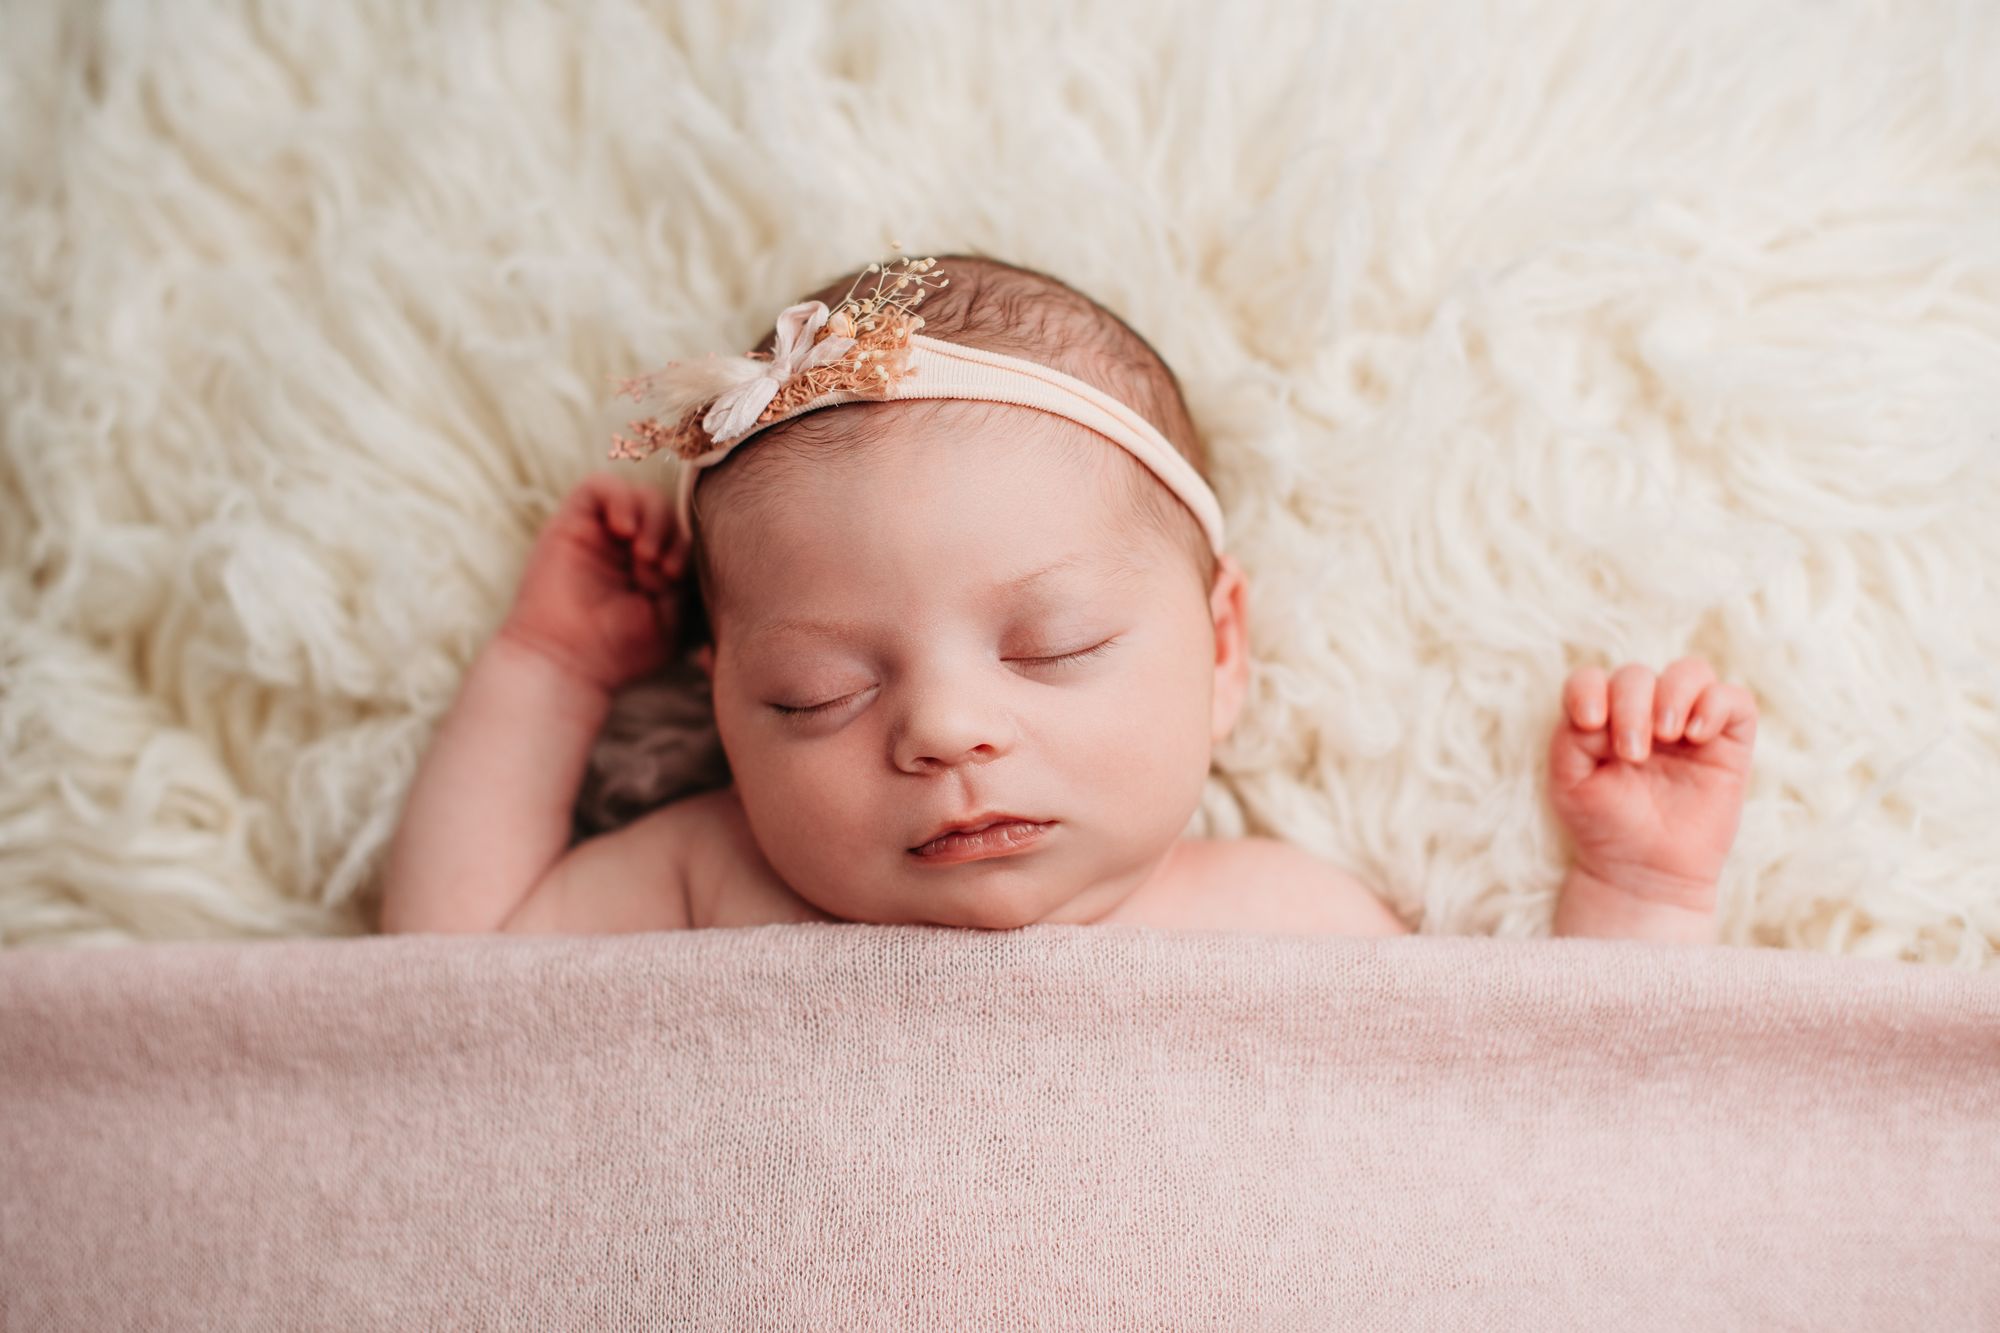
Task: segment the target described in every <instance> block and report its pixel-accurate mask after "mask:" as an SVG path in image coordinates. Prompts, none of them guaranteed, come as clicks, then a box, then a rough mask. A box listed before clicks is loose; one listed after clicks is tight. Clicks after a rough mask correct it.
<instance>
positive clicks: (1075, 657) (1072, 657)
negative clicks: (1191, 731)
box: [771, 638, 1118, 717]
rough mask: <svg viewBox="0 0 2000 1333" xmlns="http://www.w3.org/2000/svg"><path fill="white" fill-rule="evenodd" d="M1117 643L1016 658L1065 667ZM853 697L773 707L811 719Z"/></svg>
mask: <svg viewBox="0 0 2000 1333" xmlns="http://www.w3.org/2000/svg"><path fill="white" fill-rule="evenodd" d="M1116 642H1118V640H1117V639H1115V638H1111V639H1106V640H1105V641H1104V642H1103V643H1100V644H1098V645H1097V646H1096V647H1095V648H1084V649H1080V650H1078V651H1077V652H1073V653H1063V654H1061V655H1059V656H1056V657H1022V658H1016V659H1015V660H1016V661H1021V662H1032V663H1034V664H1035V665H1036V666H1064V665H1067V664H1069V663H1071V662H1081V661H1083V660H1084V659H1085V658H1087V657H1096V656H1099V655H1100V654H1102V653H1103V652H1105V650H1107V649H1109V648H1110V647H1111V645H1112V644H1114V643H1116ZM853 697H854V696H853V695H851V694H843V695H841V696H840V698H838V699H829V700H827V701H826V702H825V703H823V704H814V705H812V706H811V707H810V708H788V707H786V706H785V705H784V704H772V705H771V707H772V708H775V709H776V710H777V711H778V712H780V713H782V714H783V715H784V716H786V717H811V716H812V715H813V714H814V713H824V712H826V711H827V710H828V709H829V708H836V707H838V706H840V705H841V704H844V703H846V702H847V701H848V700H849V699H852V698H853Z"/></svg>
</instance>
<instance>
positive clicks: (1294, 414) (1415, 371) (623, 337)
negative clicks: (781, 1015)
mask: <svg viewBox="0 0 2000 1333" xmlns="http://www.w3.org/2000/svg"><path fill="white" fill-rule="evenodd" d="M426 8H429V9H431V10H432V11H433V12H432V13H431V15H430V16H429V17H428V18H427V19H424V20H422V21H419V20H418V19H417V18H416V17H415V11H416V7H414V6H408V5H403V4H399V3H387V2H384V3H378V4H374V5H368V6H363V5H352V6H350V5H322V4H312V3H305V2H304V0H294V2H293V3H285V4H268V5H251V4H249V3H239V4H223V3H200V2H198V0H173V2H172V3H167V2H165V0H161V3H157V4H154V5H150V6H148V5H143V4H120V5H90V4H76V5H54V4H49V5H21V6H16V7H13V8H12V9H11V10H10V12H9V13H8V14H7V16H6V20H5V33H4V40H0V49H4V52H5V54H4V56H0V61H4V70H5V73H4V78H5V86H4V88H0V111H4V114H0V172H4V190H5V194H4V199H0V205H4V206H0V413H4V416H0V421H4V427H0V429H3V430H4V437H3V438H0V444H4V449H3V450H0V466H4V471H0V756H4V762H3V763H0V941H5V942H7V943H42V944H74V945H92V944H107V943H115V942H120V941H128V940H142V939H143V940H164V939H180V938H192V937H222V938H231V937H254V936H267V935H289V934H343V933H351V932H353V931H356V930H359V929H361V928H362V923H363V921H364V920H365V917H366V914H367V912H368V911H370V910H372V903H373V894H374V885H373V882H372V880H373V876H374V874H375V873H376V871H377V869H378V866H379V863H380V860H381V854H382V851H383V849H384V846H385V843H386V841H387V839H388V837H389V834H390V831H391V829H392V827H393V825H394V822H395V819H396V816H397V813H398V808H399V803H400V801H401V798H402V795H403V791H404V788H405V785H406V784H407V782H408V780H409V778H410V776H411V774H412V772H413V770H414V767H415V764H416V762H417V759H418V756H419V754H420V752H421V750H422V747H423V745H424V743H425V740H426V738H427V735H428V732H429V730H430V728H431V726H432V725H433V723H434V722H435V720H436V719H437V717H438V716H439V714H440V713H441V712H442V710H443V709H444V708H445V707H446V705H447V704H448V703H449V702H450V699H451V696H452V692H453V690H454V689H455V687H456V685H457V682H458V678H459V675H460V673H461V672H462V671H463V670H464V668H465V666H466V665H467V663H468V662H469V660H470V659H471V657H472V655H473V653H474V652H475V651H476V650H477V648H478V647H479V645H480V644H481V643H482V642H483V640H484V638H485V636H486V635H487V633H488V632H489V631H490V630H491V628H492V627H493V626H494V624H495V623H496V621H497V619H498V617H499V615H500V614H501V612H502V611H503V610H504V608H505V606H506V604H507V601H508V599H509V598H510V596H511V594H512V590H513V583H514V579H515V576H516V574H517V572H518V570H519V568H520V563H521V560H522V558H523V557H524V556H525V554H526V551H527V547H528V543H529V540H530V538H531V536H532V534H533V532H534V530H535V528H536V527H537V525H538V524H539V523H540V521H541V519H542V518H543V517H544V516H545V515H546V514H547V513H548V512H549V511H550V509H551V508H552V507H553V505H554V503H555V501H556V500H557V498H558V497H559V496H560V495H561V494H562V492H563V491H565V490H566V489H567V488H568V486H569V485H570V484H571V483H572V482H573V481H574V480H575V479H576V478H578V477H579V476H581V475H582V474H583V473H585V472H586V471H589V470H591V469H594V468H598V467H606V466H610V465H609V464H607V463H606V462H605V461H604V453H605V450H606V449H607V448H608V433H609V430H610V428H611V427H613V426H615V425H617V424H619V423H620V422H621V420H622V416H621V413H620V411H619V408H620V406H621V404H619V403H617V402H616V401H615V400H613V399H612V398H611V397H610V395H609V388H608V381H609V379H610V378H611V377H613V376H618V375H625V374H630V373H633V372H635V371H637V370H641V369H650V368H652V367H654V366H656V365H658V364H659V363H661V362H662V361H664V360H665V359H667V358H669V357H674V356H680V355H685V354H689V353H699V352H704V351H709V350H737V349H740V348H742V347H745V346H747V345H748V340H749V339H750V338H751V337H753V336H754V335H755V334H756V333H757V332H758V331H759V330H760V329H761V328H762V327H763V326H764V325H765V324H766V323H768V321H769V319H770V317H771V316H772V315H773V314H775V313H776V311H777V310H778V309H779V308H780V307H782V306H783V305H784V304H786V303H787V302H789V301H790V300H792V299H794V298H795V297H796V295H797V294H799V293H801V292H803V291H805V290H807V289H809V288H810V287H812V286H814V285H816V284H817V283H820V282H822V281H824V280H826V279H827V278H829V277H831V276H833V275H834V274H836V273H839V272H841V271H843V270H844V269H845V268H847V267H850V266H852V265H855V264H858V263H863V262H866V261H867V260H868V259H870V258H874V257H877V256H879V255H881V254H883V253H885V251H886V248H887V242H888V240H889V239H890V238H892V237H894V238H899V239H901V240H903V241H904V242H905V244H906V246H907V247H908V248H909V250H910V251H911V252H914V253H932V252H938V251H945V250H950V249H965V248H971V249H981V250H985V251H987V252H990V253H993V254H996V255H999V256H1001V257H1004V258H1009V259H1014V260H1017V261H1019V262H1023V263H1027V264H1030V265H1033V266H1035V267H1039V268H1046V269H1049V270H1051V271H1053V272H1056V273H1058V274H1061V275H1063V276H1065V277H1067V278H1069V279H1070V280H1071V281H1073V282H1075V283H1076V284H1078V285H1079V286H1081V287H1083V288H1084V289H1085V290H1087V291H1090V292H1091V293H1093V294H1094V295H1096V296H1098V297H1099V298H1100V299H1101V300H1103V301H1105V302H1106V303H1107V304H1108V305H1110V306H1112V307H1113V308H1114V309H1116V310H1118V311H1119V312H1120V313H1122V314H1124V315H1125V316H1126V317H1127V318H1128V319H1129V320H1130V321H1131V322H1132V323H1133V324H1134V325H1135V326H1136V327H1137V328H1138V329H1139V330H1140V331H1141V332H1143V333H1144V334H1145V335H1146V336H1147V337H1148V338H1150V339H1151V340H1152V341H1153V343H1154V344H1155V345H1156V346H1157V347H1159V348H1160V350H1161V352H1162V353H1163V354H1164V355H1165V356H1166V358H1167V359H1168V361H1169V362H1170V363H1171V364H1173V365H1174V366H1175V367H1176V368H1177V369H1178V371H1179V373H1180V375H1181V376H1182V378H1183V380H1184V382H1185V384H1186V386H1187V390H1188V393H1189V396H1190V400H1191V405H1192V406H1193V408H1194V411H1195V414H1196V418H1197V420H1198V421H1199V422H1201V423H1202V424H1203V426H1204V428H1205V429H1206V430H1207V431H1208V432H1209V433H1210V435H1211V438H1212V440H1213V447H1214V453H1215V456H1216V458H1217V460H1218V466H1217V469H1216V472H1217V475H1216V484H1217V489H1218V492H1219V493H1220V495H1221V496H1222V499H1223V502H1224V506H1225V509H1226V510H1227V512H1228V516H1229V521H1230V525H1231V533H1232V538H1233V545H1234V547H1235V549H1236V550H1237V552H1238V553H1239V555H1240V557H1241V558H1242V559H1243V561H1244V562H1245V564H1246V567H1247V568H1248V570H1249V571H1250V573H1251V577H1252V580H1253V591H1252V603H1251V610H1252V616H1253V625H1254V646H1255V650H1256V653H1257V656H1258V658H1259V666H1258V670H1257V673H1256V679H1255V689H1254V694H1253V696H1252V700H1251V703H1250V706H1249V710H1248V713H1247V716H1246V719H1245V721H1244V723H1243V725H1242V726H1241V728H1240V730H1239V731H1238V733H1237V734H1236V735H1235V736H1234V737H1233V738H1232V739H1231V741H1230V742H1229V744H1228V745H1227V746H1226V748H1225V749H1224V750H1223V751H1222V752H1221V754H1220V756H1219V759H1218V764H1217V773H1216V777H1215V779H1214V781H1213V782H1212V784H1211V788H1212V790H1211V793H1210V799H1209V800H1208V802H1207V804H1206V806H1205V807H1204V810H1203V812H1202V814H1201V817H1200V819H1199V820H1198V824H1199V827H1198V828H1196V829H1194V830H1192V831H1194V832H1198V833H1211V834H1223V835H1228V834H1237V833H1242V832H1245V831H1253V832H1269V833H1275V834H1279V835H1283V836H1286V837H1289V838H1292V839H1295V840H1296V841H1298V842H1300V843H1302V844H1304V845H1305V846H1307V847H1309V848H1311V849H1313V850H1315V851H1318V852H1320V853H1323V854H1325V855H1327V856H1329V857H1331V858H1332V859H1334V860H1336V861H1338V862H1340V863H1342V864H1344V865H1346V866H1347V867H1349V868H1350V869H1352V870H1353V871H1355V872H1356V873H1358V874H1360V875H1361V876H1363V877H1364V878H1366V879H1367V880H1368V881H1370V882H1371V883H1373V884H1375V885H1377V886H1379V887H1381V888H1382V889H1383V890H1384V891H1385V892H1386V893H1387V894H1388V895H1389V896H1390V897H1391V898H1392V899H1393V900H1394V901H1395V902H1396V903H1398V904H1399V905H1400V907H1401V908H1402V910H1403V912H1404V913H1405V915H1406V916H1411V917H1415V916H1417V915H1419V914H1420V915H1421V917H1422V920H1423V929H1424V930H1425V931H1427V932H1431V933H1439V934H1482V933H1484V934H1498V935H1503V936H1530V935H1538V934H1543V933H1546V931H1547V929H1548V926H1547V923H1548V918H1549V914H1550V911H1551V908H1552V897H1553V893H1554V890H1555V888H1556V885H1557V883H1558V882H1559V880H1560V878H1561V874H1562V870H1563V866H1564V862H1565V857H1566V848H1565V846H1564V845H1563V842H1562V837H1561V834H1560V831H1559V829H1558V827H1557V825H1556V824H1555V822H1554V817H1553V815H1552V813H1551V812H1550V810H1549V809H1548V807H1547V805H1546V802H1545V798H1544V796H1543V780H1544V774H1543V771H1542V765H1543V753H1544V746H1545V740H1546V736H1547V734H1548V730H1549V728H1550V727H1551V725H1553V722H1554V720H1555V717H1556V711H1557V707H1558V703H1559V700H1558V689H1559V687H1560V685H1561V683H1562V681H1563V679H1564V678H1565V676H1566V675H1567V674H1568V672H1569V671H1570V670H1571V669H1572V668H1573V667H1576V666H1579V665H1582V664H1585V663H1598V664H1601V665H1604V666H1606V667H1607V668H1615V667H1616V666H1618V665H1619V664H1621V663H1623V662H1625V661H1639V662H1643V663H1646V664H1647V665H1649V666H1651V667H1652V668H1654V669H1655V670H1658V669H1660V668H1663V667H1665V666H1666V664H1667V663H1668V662H1670V661H1671V660H1673V659H1674V658H1675V657H1678V656H1681V655H1683V654H1686V653H1700V654H1703V655H1706V656H1707V657H1708V658H1709V660H1710V661H1711V662H1712V663H1713V664H1714V665H1715V667H1716V669H1717V671H1718V672H1719V674H1720V675H1721V676H1722V678H1723V679H1727V680H1735V681H1738V682H1741V683H1743V684H1746V685H1748V686H1749V687H1750V688H1751V689H1752V690H1754V691H1755V693H1756V695H1757V697H1758V699H1759V701H1760V706H1761V713H1762V725H1761V731H1760V736H1759V742H1758V748H1757V756H1756V766H1755V769H1754V770H1753V775H1752V781H1751V785H1750V795H1749V800H1748V803H1747V805H1746V808H1745V811H1744V816H1743V822H1742V828H1741V832H1740V833H1739V835H1738V838H1737V842H1736V846H1735V850H1734V853H1733V855H1732V857H1731V860H1730V863H1729V866H1728V870H1727V872H1726V874H1725V877H1724V881H1723V886H1722V900H1723V912H1724V920H1723V927H1722V934H1723V938H1724V939H1725V940H1727V941H1729V942H1731V943H1735V944H1745V945H1748V944H1756V945H1775V946H1783V947H1790V948H1799V949H1811V950H1823V951H1831V952H1836V953H1845V954H1856V955H1870V956H1876V957H1903V958H1909V959H1919V960H1925V961H1933V962H1939V963H1951V964H1957V965H1960V966H1967V967H1977V966H1981V965H1984V964H1986V963H1989V962H1991V961H1992V960H1993V959H1994V956H1995V953H1994V950H1995V946H1996V945H2000V817H1996V816H2000V809H1996V799H2000V588H1996V587H1995V571H1996V570H2000V98H1996V97H1995V96H1994V92H1993V90H1994V89H1995V88H1996V87H2000V9H1996V8H1995V7H1994V6H1993V5H1992V4H1990V3H1986V2H1985V0H1965V2H1964V3H1959V4H1955V5H1954V4H1945V3H1935V4H1911V5H1899V6H1883V5H1877V4H1869V3H1861V2H1860V0H1835V2H1831V3H1824V4H1810V5H1808V4H1803V3H1798V4H1780V3H1766V4H1745V3H1740V2H1739V0H1722V2H1711V3H1700V4H1690V3H1687V2H1686V0H1673V2H1672V3H1658V4H1646V5H1622V6H1618V5H1599V4H1593V3H1583V2H1582V0H1576V2H1575V3H1553V2H1551V3H1544V4H1539V5H1522V6H1514V5H1497V4H1488V5H1470V4H1466V3H1462V2H1461V0H1426V2H1425V3H1406V4H1395V5H1371V4H1365V3H1360V2H1359V0H1341V2H1340V3H1334V4H1322V3H1318V2H1317V0H1314V2H1312V3H1307V2H1306V0H1299V2H1298V3H1289V4H1287V3H1277V2H1275V0H1264V2H1263V3H1257V4H1249V3H1234V2H1233V0H1232V3H1229V4H1211V5H1192V4H1189V5H1169V4H1163V3H1161V0H1120V2H1118V3H1107V2H1105V0H1089V2H1088V3H1082V4H1054V3H1051V4H1048V5H1046V6H1042V7H1041V9H1040V16H1039V17H1035V16H1033V15H1030V16H1028V17H1025V18H1024V17H1023V16H1022V7H1020V6H1014V5H1003V4H998V3H994V4H988V5H983V6H974V5H967V4H929V3H907V4H882V5H872V6H869V5H848V6H823V5H813V4H788V3H776V2H774V3H770V4H766V5H748V4H744V5H738V4H712V3H703V2H701V0H690V2H689V3H685V4H678V5H669V4H658V5H650V6H649V5H641V4H637V3H609V2H607V3H601V4H591V5H578V6H574V7H569V8H563V7H556V6H550V5H539V4H529V3H511V2H509V3H501V4H485V3H473V2H472V0H464V2H462V3H446V4H443V5H440V6H430V7H426ZM621 466H627V465H621ZM660 475H661V477H662V480H663V481H664V479H665V476H666V474H665V473H664V472H662V473H661V474H660ZM700 704H701V701H700V699H699V698H698V697H695V696H692V695H690V694H689V692H688V691H687V690H686V689H685V688H684V687H682V686H681V685H678V684H676V683H675V682H666V683H664V684H662V685H660V686H656V687H648V688H645V689H641V690H637V691H634V692H633V694H632V695H631V696H630V697H629V698H627V699H626V700H624V701H623V703H622V705H621V710H620V714H619V717H618V719H617V721H616V725H615V727H614V731H613V734H611V735H610V736H608V737H607V740H606V742H605V744H604V745H603V746H602V747H601V749H600V753H599V756H598V766H597V773H596V774H595V776H594V777H593V780H592V782H591V784H590V786H589V789H588V791H587V794H586V800H585V801H584V802H583V808H582V810H581V812H580V821H581V823H582V824H583V825H584V826H585V827H591V828H594V827H601V826H603V825H604V824H605V823H607V822H609V821H612V820H615V819H618V818H621V817H624V816H627V815H629V813H630V812H631V810H632V809H634V808H635V807H636V805H637V804H639V803H643V802H645V801H648V800H657V799H659V798H661V797H663V796H665V795H669V794H674V793H678V792H681V791H683V790H685V789H686V788H687V787H688V786H689V785H690V784H693V783H697V782H701V781H704V780H713V779H714V777H715V776H716V773H717V770H716V769H715V767H714V758H715V756H714V751H713V747H712V741H711V739H710V737H709V736H708V735H707V734H706V733H705V732H704V731H703V729H702V724H701V714H700Z"/></svg>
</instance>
